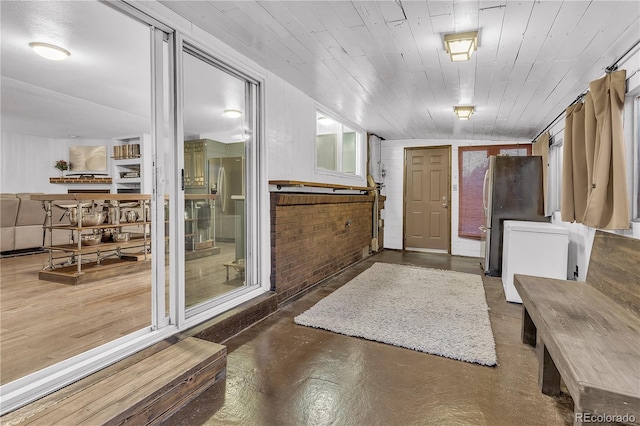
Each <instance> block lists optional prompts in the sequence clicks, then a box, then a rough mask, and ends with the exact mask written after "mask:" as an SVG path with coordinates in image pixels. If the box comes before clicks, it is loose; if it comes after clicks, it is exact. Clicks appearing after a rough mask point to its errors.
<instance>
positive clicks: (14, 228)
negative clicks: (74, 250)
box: [0, 193, 69, 253]
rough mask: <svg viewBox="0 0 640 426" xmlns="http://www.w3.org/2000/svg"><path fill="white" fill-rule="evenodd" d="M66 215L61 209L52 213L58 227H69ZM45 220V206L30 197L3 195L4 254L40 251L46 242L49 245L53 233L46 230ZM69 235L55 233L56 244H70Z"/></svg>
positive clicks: (0, 247)
mask: <svg viewBox="0 0 640 426" xmlns="http://www.w3.org/2000/svg"><path fill="white" fill-rule="evenodd" d="M64 212H65V210H63V209H61V208H59V207H54V208H53V209H52V222H53V224H54V225H55V224H63V223H69V220H68V218H67V216H66V215H64ZM45 219H46V213H45V211H44V209H43V207H42V202H41V201H34V200H32V199H31V194H30V193H19V194H8V193H2V194H0V252H2V253H5V252H14V251H27V250H37V249H40V248H42V246H43V245H45V241H47V243H46V244H47V245H48V244H49V237H48V234H49V231H48V230H45V229H44V228H43V225H44V223H45ZM45 231H46V232H45ZM66 234H67V233H64V232H55V233H54V241H53V243H54V244H64V243H68V242H69V236H68V235H66ZM45 237H46V240H45Z"/></svg>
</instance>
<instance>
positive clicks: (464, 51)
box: [444, 31, 478, 62]
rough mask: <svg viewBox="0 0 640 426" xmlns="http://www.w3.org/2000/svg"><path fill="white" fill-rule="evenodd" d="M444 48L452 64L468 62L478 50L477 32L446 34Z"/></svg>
mask: <svg viewBox="0 0 640 426" xmlns="http://www.w3.org/2000/svg"><path fill="white" fill-rule="evenodd" d="M444 48H445V49H446V51H447V53H448V54H449V56H450V57H451V61H452V62H458V61H468V60H469V59H471V54H472V53H473V51H474V50H476V49H477V48H478V32H477V31H470V32H466V33H458V34H447V35H445V36H444Z"/></svg>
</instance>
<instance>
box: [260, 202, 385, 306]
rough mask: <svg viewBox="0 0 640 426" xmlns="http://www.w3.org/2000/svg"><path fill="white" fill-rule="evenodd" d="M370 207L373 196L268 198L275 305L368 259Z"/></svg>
mask: <svg viewBox="0 0 640 426" xmlns="http://www.w3.org/2000/svg"><path fill="white" fill-rule="evenodd" d="M373 204H374V197H373V196H372V195H332V194H301V193H271V289H272V290H273V291H275V292H276V293H277V294H278V301H283V300H286V299H288V298H290V297H291V296H293V295H295V294H296V293H298V292H300V291H302V290H304V289H306V288H307V287H310V286H312V285H313V284H316V283H317V282H319V281H321V280H323V279H324V278H327V277H329V276H331V275H333V274H335V273H337V272H339V271H341V270H342V269H344V268H346V267H347V266H349V265H351V264H353V263H355V262H357V261H359V260H361V259H362V258H364V257H367V256H369V254H370V250H371V239H372V235H373V231H372V227H373V226H372V214H373ZM382 205H383V203H382V202H380V203H379V209H381V208H382ZM381 236H382V234H380V236H379V238H381ZM380 247H382V242H381V243H380Z"/></svg>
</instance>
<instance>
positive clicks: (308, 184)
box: [269, 180, 375, 192]
mask: <svg viewBox="0 0 640 426" xmlns="http://www.w3.org/2000/svg"><path fill="white" fill-rule="evenodd" d="M269 185H275V186H277V187H278V189H282V188H284V187H287V186H290V187H296V188H305V187H309V188H328V189H333V191H334V192H335V191H375V188H373V187H369V186H352V185H338V184H333V183H318V182H301V181H297V180H270V181H269Z"/></svg>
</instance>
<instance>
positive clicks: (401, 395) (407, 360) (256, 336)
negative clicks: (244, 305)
mask: <svg viewBox="0 0 640 426" xmlns="http://www.w3.org/2000/svg"><path fill="white" fill-rule="evenodd" d="M373 262H387V263H396V264H411V265H418V266H424V267H431V268H438V269H449V270H454V271H459V272H467V273H473V274H478V275H482V271H481V269H480V266H479V260H478V259H473V258H461V257H454V256H448V255H441V254H424V253H409V252H399V251H389V250H386V251H382V252H381V253H378V254H376V255H374V256H372V257H370V258H369V259H367V260H365V261H363V262H361V263H359V264H358V265H355V266H353V267H351V268H348V269H347V270H346V271H344V272H343V273H341V274H340V275H338V276H337V277H335V278H333V279H331V280H329V281H328V282H326V283H325V284H323V285H322V286H320V287H318V288H317V289H315V290H313V291H311V292H310V293H308V294H306V295H305V296H303V297H301V298H299V299H298V300H296V301H294V302H292V303H289V304H287V305H286V306H284V307H282V308H281V309H280V310H279V311H278V312H276V313H275V314H274V315H272V316H270V317H269V318H267V319H266V320H264V321H262V322H261V323H258V324H256V325H255V326H253V327H251V328H250V329H248V330H246V331H244V332H242V333H240V334H239V335H237V336H235V337H234V338H232V339H230V340H229V341H227V342H226V343H225V344H226V345H227V348H228V352H229V355H228V361H227V363H228V364H227V380H226V383H223V384H221V385H219V386H214V387H212V388H210V389H209V390H207V391H206V392H205V393H203V394H202V395H201V396H200V397H198V398H197V399H195V400H194V401H192V402H191V403H190V404H188V405H187V406H185V407H184V408H183V409H182V410H180V411H179V412H178V413H176V414H175V415H174V416H173V417H172V418H171V419H169V421H168V422H167V424H171V425H452V424H456V425H458V424H461V425H466V424H468V425H524V424H526V425H570V424H572V412H573V402H572V400H571V398H570V397H569V396H567V395H566V394H563V395H562V396H561V397H559V398H552V397H548V396H546V395H543V394H541V393H540V391H539V390H538V387H537V372H538V363H537V359H536V355H535V352H534V349H532V348H530V347H528V346H526V345H524V344H523V343H521V341H520V317H521V307H520V305H518V304H512V303H507V302H506V301H505V299H504V294H503V291H502V282H501V280H500V279H499V278H491V277H484V278H483V279H484V285H485V293H486V297H487V303H488V305H489V308H490V319H491V325H492V328H493V333H494V337H495V341H496V351H497V355H498V366H497V367H485V366H480V365H476V364H470V363H466V362H462V361H455V360H451V359H447V358H443V357H439V356H436V355H429V354H425V353H421V352H416V351H412V350H409V349H404V348H398V347H394V346H390V345H385V344H382V343H377V342H370V341H366V340H363V339H359V338H354V337H347V336H343V335H340V334H336V333H332V332H329V331H324V330H318V329H313V328H308V327H303V326H299V325H295V324H294V323H293V318H294V317H295V316H296V315H298V314H300V313H302V312H303V311H305V310H306V309H308V308H310V307H311V306H313V305H314V304H315V303H316V302H317V301H319V300H320V299H322V298H323V297H325V296H327V295H328V294H330V293H331V292H332V291H334V290H335V289H337V288H338V287H340V286H341V285H343V284H345V283H347V282H348V281H349V280H350V279H352V278H353V277H354V276H356V275H357V274H359V273H360V272H362V271H363V270H364V269H366V268H368V267H369V266H370V265H371V264H372V263H373Z"/></svg>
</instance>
